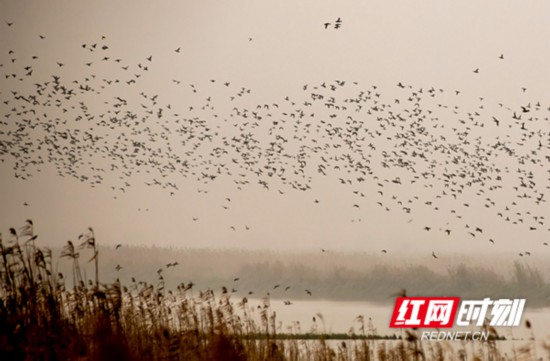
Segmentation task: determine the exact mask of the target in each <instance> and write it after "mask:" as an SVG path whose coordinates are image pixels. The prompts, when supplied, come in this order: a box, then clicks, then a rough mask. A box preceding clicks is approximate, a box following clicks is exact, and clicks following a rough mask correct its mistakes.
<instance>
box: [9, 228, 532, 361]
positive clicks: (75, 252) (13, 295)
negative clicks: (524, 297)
mask: <svg viewBox="0 0 550 361" xmlns="http://www.w3.org/2000/svg"><path fill="white" fill-rule="evenodd" d="M36 240H37V236H36V235H35V234H34V231H33V224H32V222H31V221H30V220H29V221H27V222H26V223H25V225H24V226H23V227H21V228H19V229H18V230H16V229H13V228H12V229H10V235H9V238H8V239H7V240H5V241H4V240H3V239H2V238H1V237H0V252H1V259H0V277H1V279H0V353H1V355H2V357H1V359H2V360H228V361H231V360H254V361H255V360H296V361H298V360H327V361H328V360H342V361H347V360H383V361H394V360H447V359H449V360H451V359H453V360H465V359H483V360H501V359H503V356H502V355H501V353H500V352H499V350H498V348H497V347H496V345H495V343H494V341H492V343H484V344H480V346H479V348H478V349H477V350H475V351H473V352H474V354H471V352H470V355H469V356H468V352H466V349H464V350H461V349H459V350H458V351H457V349H456V348H453V347H447V348H445V344H444V343H441V344H439V343H435V344H434V343H429V344H427V345H426V344H425V343H424V344H423V343H422V342H421V341H419V340H418V338H417V337H416V335H415V334H414V333H408V334H407V335H406V336H407V337H406V338H405V340H403V341H399V340H393V341H374V340H371V339H368V338H366V337H361V336H366V335H367V332H368V327H364V324H363V327H361V328H360V329H359V334H353V335H350V339H348V340H343V341H335V340H327V339H326V338H325V337H323V335H322V334H319V335H318V337H317V338H316V339H314V340H305V339H300V338H289V337H288V334H287V335H281V334H280V330H279V329H278V328H277V326H276V325H277V323H276V313H275V311H274V310H272V309H271V307H270V303H269V298H266V299H265V300H264V302H263V305H261V306H259V308H257V309H254V308H252V307H251V306H250V305H249V304H248V301H247V299H246V298H243V299H242V300H240V302H238V303H237V304H236V306H234V304H233V303H232V302H231V301H230V294H229V293H228V291H227V290H226V289H225V288H224V289H222V290H221V292H219V293H218V294H216V293H215V292H213V291H212V290H206V291H197V290H194V287H193V286H194V285H193V283H188V284H180V285H179V286H178V287H177V288H176V289H175V290H173V291H171V290H166V289H165V287H164V278H163V275H162V271H159V272H158V275H157V282H156V283H155V284H150V283H146V282H139V281H135V280H134V281H133V282H132V283H131V284H129V285H128V286H124V285H122V284H121V283H120V282H119V281H118V280H117V281H115V282H113V283H110V284H103V283H101V282H100V280H99V273H98V264H99V251H98V247H97V242H96V239H95V236H94V232H93V230H92V229H91V228H89V229H88V230H87V232H86V233H83V234H82V235H81V236H80V237H79V242H78V243H79V246H75V245H74V244H73V243H72V242H71V241H69V242H68V243H67V245H66V246H65V248H64V249H63V252H62V254H61V258H62V259H63V260H62V261H63V262H70V263H71V265H72V267H71V269H72V272H71V273H72V274H71V275H69V276H66V275H63V274H61V273H58V272H56V270H55V269H54V266H53V265H54V264H55V263H54V261H53V259H52V252H51V251H50V250H49V249H48V248H45V247H39V246H37V245H36ZM83 255H86V257H90V258H89V261H88V262H93V264H94V267H95V278H94V280H93V281H86V280H85V279H84V277H83V275H82V272H81V265H80V259H81V256H83ZM235 307H237V308H238V309H235ZM256 315H259V321H258V318H257V317H256ZM318 317H319V318H321V319H322V315H318ZM365 328H367V330H365ZM291 332H293V333H301V332H302V331H301V330H300V329H295V330H292V331H291ZM529 352H532V350H530V351H529Z"/></svg>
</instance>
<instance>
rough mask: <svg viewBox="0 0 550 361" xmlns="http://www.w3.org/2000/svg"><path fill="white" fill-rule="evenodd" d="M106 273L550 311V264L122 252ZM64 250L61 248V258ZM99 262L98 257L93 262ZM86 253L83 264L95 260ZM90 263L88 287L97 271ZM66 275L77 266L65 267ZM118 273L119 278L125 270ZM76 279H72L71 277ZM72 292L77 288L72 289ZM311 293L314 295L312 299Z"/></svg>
mask: <svg viewBox="0 0 550 361" xmlns="http://www.w3.org/2000/svg"><path fill="white" fill-rule="evenodd" d="M99 249H100V253H101V257H100V262H99V272H100V276H101V279H103V280H104V281H106V282H112V281H115V280H117V279H118V280H120V281H121V284H123V285H126V286H128V287H130V286H131V285H132V284H136V283H140V282H147V283H150V284H153V285H156V284H157V283H159V279H160V278H162V282H163V283H164V284H165V286H166V289H176V288H177V287H178V286H182V285H188V284H189V283H192V284H194V285H195V286H194V287H195V288H194V289H197V290H207V289H212V290H214V291H216V292H217V291H219V290H221V289H222V288H224V287H225V288H226V289H227V291H228V292H229V293H230V294H231V295H232V297H234V298H235V299H238V298H243V297H248V298H262V297H265V296H266V295H269V297H270V298H272V299H281V300H308V299H315V300H327V301H352V302H354V301H359V302H365V301H366V302H372V303H375V304H388V305H389V304H390V303H393V298H394V297H395V296H397V295H400V294H401V293H402V292H403V290H406V294H407V295H408V296H458V297H461V298H470V299H479V298H484V297H491V298H526V299H527V303H526V307H527V308H530V309H538V308H545V307H548V306H550V283H548V281H547V280H548V277H549V275H548V271H547V270H546V268H545V266H544V262H543V260H542V259H540V260H539V259H538V258H536V257H533V258H532V259H531V260H530V261H529V262H527V261H520V260H513V259H505V258H504V257H501V258H499V257H498V256H495V257H493V258H489V257H485V258H482V257H480V259H479V260H476V259H475V257H474V258H472V257H469V258H467V257H461V255H457V254H455V255H454V256H452V257H451V256H445V255H442V256H441V258H440V259H437V260H433V261H432V262H426V261H425V259H423V258H422V257H415V256H412V257H411V256H407V255H405V254H403V255H387V254H382V255H381V254H375V253H352V252H334V251H326V252H322V251H318V252H295V251H293V252H281V251H267V250H265V251H250V250H227V249H226V250H220V249H198V248H190V249H186V248H175V247H170V248H168V247H166V248H165V247H155V246H152V247H144V246H128V245H122V246H120V247H119V249H115V248H114V247H112V246H103V247H101V246H100V247H99ZM59 252H60V249H57V248H54V249H53V254H54V258H55V255H56V254H59ZM90 256H91V255H90ZM88 258H89V257H88V254H86V251H82V255H81V259H82V260H83V261H87V260H88ZM82 263H83V265H82V266H83V267H82V270H83V273H84V278H85V279H92V271H91V266H92V265H91V264H86V262H82ZM57 267H58V269H59V272H62V273H66V272H67V271H68V270H69V269H70V262H66V261H64V260H59V261H58V262H57ZM117 268H118V270H117ZM67 274H68V273H67ZM67 286H70V282H68V284H67ZM307 291H309V292H307Z"/></svg>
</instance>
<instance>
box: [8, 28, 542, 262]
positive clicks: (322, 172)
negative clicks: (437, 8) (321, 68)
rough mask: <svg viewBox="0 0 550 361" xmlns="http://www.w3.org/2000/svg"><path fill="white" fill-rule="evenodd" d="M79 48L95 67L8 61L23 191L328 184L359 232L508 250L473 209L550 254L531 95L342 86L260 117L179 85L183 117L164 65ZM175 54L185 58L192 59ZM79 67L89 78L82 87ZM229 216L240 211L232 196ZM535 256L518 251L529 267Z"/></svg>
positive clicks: (211, 90) (240, 96) (221, 94)
mask: <svg viewBox="0 0 550 361" xmlns="http://www.w3.org/2000/svg"><path fill="white" fill-rule="evenodd" d="M338 20H339V21H340V22H341V20H340V19H338ZM12 25H13V23H7V26H8V27H9V28H10V29H9V30H11V29H12V28H13V26H12ZM329 25H330V24H329ZM327 26H328V25H326V24H325V27H327ZM37 36H38V37H39V38H40V41H47V40H48V37H47V36H44V35H37ZM44 49H45V48H44ZM74 50H75V51H76V52H80V53H79V56H81V57H83V58H86V60H85V61H83V62H82V63H81V64H77V63H68V62H66V61H63V60H62V59H58V60H57V61H55V63H52V64H44V62H43V61H42V60H41V56H42V54H33V55H32V56H27V57H23V56H21V55H20V54H19V53H18V52H17V51H16V50H13V49H6V50H2V54H1V57H0V76H1V77H2V84H3V85H2V90H1V93H0V114H1V115H2V116H1V117H0V162H1V163H7V164H9V165H10V166H11V171H12V172H13V174H14V176H15V177H17V178H20V179H22V180H25V179H28V178H30V177H32V176H34V175H35V174H36V173H37V172H40V171H41V170H42V169H44V168H46V167H55V169H56V171H57V173H58V175H59V176H62V177H73V178H75V179H77V180H78V181H80V182H83V183H85V184H88V185H90V186H91V187H96V186H103V185H108V186H110V187H112V190H113V192H114V193H115V194H116V195H115V196H117V195H120V194H121V193H124V192H125V191H126V190H127V189H128V188H129V187H131V186H132V185H133V184H134V183H135V182H136V181H138V182H141V181H143V179H146V180H145V184H146V185H147V186H150V187H157V188H160V189H164V190H166V191H167V192H169V193H170V194H171V195H176V194H177V192H178V190H179V187H178V183H179V181H181V180H182V179H183V178H185V179H188V180H194V181H196V182H197V184H198V185H199V187H200V189H199V190H198V192H207V190H206V189H207V188H208V185H209V184H210V183H212V182H217V181H221V182H232V183H233V185H234V187H235V188H236V189H238V190H243V189H244V188H246V187H260V188H263V189H265V190H268V191H270V192H278V193H280V194H285V193H286V192H292V191H299V192H302V191H303V192H308V191H312V189H313V188H314V187H315V182H316V180H317V179H319V178H320V177H328V178H330V179H331V180H332V181H333V184H334V187H339V188H340V189H341V191H342V192H348V193H349V194H350V196H351V197H353V199H354V202H353V203H352V204H350V208H351V209H353V210H354V212H356V214H357V217H356V218H354V219H353V220H352V221H353V222H360V221H361V220H362V218H361V211H362V210H363V209H366V208H368V207H369V206H371V205H373V206H376V207H378V209H379V211H380V212H399V213H403V214H410V216H409V217H413V215H415V214H424V215H425V214H433V215H435V216H430V217H427V219H430V221H429V224H423V225H422V226H421V228H420V229H419V231H420V232H439V234H440V235H441V237H442V238H444V237H449V236H451V234H452V235H453V236H455V235H456V237H458V239H463V238H467V239H473V240H474V241H475V242H476V243H478V242H488V243H490V244H493V245H497V244H498V239H496V238H495V237H493V236H491V234H490V232H491V229H484V227H482V226H480V225H478V224H473V222H474V221H472V219H471V217H470V214H471V213H472V212H474V211H475V212H478V213H479V214H482V215H483V217H486V219H485V221H484V223H485V224H487V225H492V226H491V227H489V228H493V230H495V229H498V228H500V227H501V225H502V224H503V223H502V222H505V223H507V224H511V225H514V226H516V227H521V229H522V230H525V231H528V232H533V233H537V234H538V235H539V237H538V239H540V241H538V242H539V245H540V246H547V245H548V244H547V242H546V241H545V237H547V236H546V235H547V234H548V231H550V229H549V226H548V224H547V222H546V219H545V213H546V212H545V211H546V210H547V209H548V208H547V207H546V208H545V207H544V205H545V204H546V198H545V192H546V191H547V189H548V188H549V187H550V182H549V180H550V178H549V174H548V173H549V172H550V167H548V165H549V164H550V151H549V150H550V147H549V146H550V144H549V140H550V137H549V135H550V134H549V131H548V129H550V128H549V127H548V123H549V119H548V115H549V114H550V111H549V110H550V109H549V108H548V105H542V104H541V102H540V101H537V100H527V98H526V95H528V92H526V91H527V89H525V88H523V89H521V90H520V89H518V101H520V103H518V104H517V105H506V104H502V103H500V104H491V103H490V102H488V101H486V100H485V98H482V97H479V98H476V99H475V101H472V100H471V98H468V99H470V100H466V98H462V97H465V96H466V95H464V94H463V93H462V92H460V91H457V90H451V91H449V90H445V89H441V88H437V87H415V86H413V85H409V84H405V83H404V82H396V83H395V85H393V86H392V87H391V88H390V89H386V90H387V93H388V94H386V91H384V90H383V88H382V87H379V86H376V85H369V86H362V85H361V84H359V83H357V82H352V81H344V80H334V81H327V82H322V83H320V84H306V85H303V87H302V89H301V90H300V92H299V93H298V94H297V95H293V96H281V98H280V99H278V100H277V99H271V100H265V101H264V102H260V103H256V104H254V105H252V100H250V94H251V93H252V90H251V89H249V88H247V87H241V86H236V85H234V84H233V82H232V81H225V80H218V79H208V80H205V81H204V82H203V83H201V84H189V83H186V82H185V81H184V80H182V79H171V81H170V84H167V85H166V86H169V87H170V92H171V93H176V94H181V101H180V102H178V103H177V104H176V103H171V102H169V101H167V100H165V99H164V98H168V96H166V97H163V95H162V94H157V93H151V92H149V91H148V90H147V89H146V88H144V87H141V86H140V85H141V83H142V82H143V81H144V80H143V79H147V78H148V76H149V75H148V74H149V73H150V72H151V71H152V70H153V69H155V61H156V60H157V58H159V57H160V56H156V55H150V54H148V55H145V56H143V58H141V59H138V60H132V59H125V58H124V57H119V56H117V52H116V51H115V50H113V49H112V48H111V45H110V44H109V41H108V39H107V37H106V36H101V37H98V38H97V40H96V41H92V42H86V43H82V44H80V46H78V48H77V49H74ZM167 52H168V53H169V56H175V57H178V56H184V50H182V47H174V49H170V50H169V51H167ZM49 56H51V54H50V55H49ZM162 56H166V55H165V54H164V55H162ZM495 61H505V59H504V55H503V54H501V55H500V56H498V55H497V56H495ZM67 68H70V69H71V71H70V72H69V71H66V69H67ZM44 69H51V70H52V71H49V72H46V71H44ZM75 69H76V70H78V74H80V75H79V76H78V77H71V76H69V75H68V74H70V73H74V70H75ZM473 73H475V74H479V73H480V70H479V69H475V70H473ZM473 76H476V75H473ZM460 104H468V105H460ZM3 167H4V169H6V167H7V166H6V164H5V165H4V166H3ZM411 190H413V191H414V192H413V191H411ZM319 198H320V197H316V198H314V199H312V202H314V203H315V204H320V203H322V202H321V201H322V199H319ZM225 202H226V203H225V205H224V208H226V209H227V207H228V206H227V204H229V202H231V198H229V197H227V199H226V200H225ZM430 212H433V213H430ZM193 220H194V221H197V220H198V218H194V219H193ZM246 229H247V230H248V229H249V226H246ZM232 230H233V231H236V228H235V227H233V228H232ZM531 246H533V245H532V244H531ZM323 252H324V250H323ZM382 252H383V253H387V252H388V251H387V249H384V250H382ZM530 252H531V251H524V250H521V249H519V248H518V254H519V255H520V256H524V255H530V254H531V253H530ZM432 256H433V258H437V257H438V256H437V255H436V253H435V251H434V252H432Z"/></svg>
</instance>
